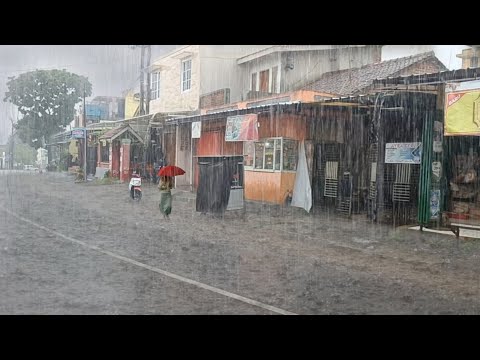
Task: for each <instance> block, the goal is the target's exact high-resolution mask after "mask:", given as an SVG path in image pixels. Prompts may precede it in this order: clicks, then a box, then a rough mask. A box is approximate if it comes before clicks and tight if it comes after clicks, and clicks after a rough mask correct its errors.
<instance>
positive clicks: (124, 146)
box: [97, 125, 143, 181]
mask: <svg viewBox="0 0 480 360" xmlns="http://www.w3.org/2000/svg"><path fill="white" fill-rule="evenodd" d="M98 140H99V143H98V147H97V150H98V154H97V158H98V163H97V173H101V172H102V170H103V171H104V172H105V171H109V173H110V176H112V177H115V178H119V179H120V180H121V181H129V179H130V177H131V174H132V172H133V171H137V172H139V171H140V170H141V167H140V163H141V159H142V154H143V152H142V151H143V140H142V139H141V138H140V136H139V135H138V134H137V133H136V132H135V131H134V130H133V129H132V128H131V127H130V126H129V125H123V126H120V127H117V128H114V129H111V130H109V131H107V132H106V133H105V134H103V135H102V136H100V137H99V139H98Z"/></svg>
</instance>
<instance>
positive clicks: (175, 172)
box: [158, 165, 185, 176]
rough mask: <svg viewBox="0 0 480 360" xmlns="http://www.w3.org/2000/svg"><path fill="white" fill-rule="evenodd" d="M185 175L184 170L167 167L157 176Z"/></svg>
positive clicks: (172, 166)
mask: <svg viewBox="0 0 480 360" xmlns="http://www.w3.org/2000/svg"><path fill="white" fill-rule="evenodd" d="M183 174H185V170H183V169H182V168H179V167H178V166H174V165H168V166H165V167H163V168H161V169H160V170H159V171H158V176H178V175H183Z"/></svg>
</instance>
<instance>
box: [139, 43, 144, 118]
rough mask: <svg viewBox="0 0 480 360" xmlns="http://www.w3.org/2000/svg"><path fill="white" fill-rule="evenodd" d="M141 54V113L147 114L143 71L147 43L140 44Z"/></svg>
mask: <svg viewBox="0 0 480 360" xmlns="http://www.w3.org/2000/svg"><path fill="white" fill-rule="evenodd" d="M140 49H141V55H140V115H145V107H144V105H145V104H144V75H145V74H144V73H143V69H144V66H143V63H144V61H145V45H140Z"/></svg>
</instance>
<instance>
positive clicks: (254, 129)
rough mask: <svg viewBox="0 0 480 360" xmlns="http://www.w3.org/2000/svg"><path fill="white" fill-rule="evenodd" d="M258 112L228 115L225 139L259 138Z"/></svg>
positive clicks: (246, 139) (243, 139) (248, 139)
mask: <svg viewBox="0 0 480 360" xmlns="http://www.w3.org/2000/svg"><path fill="white" fill-rule="evenodd" d="M257 118H258V116H257V114H246V115H237V116H229V117H227V127H226V130H225V141H251V140H258V126H257Z"/></svg>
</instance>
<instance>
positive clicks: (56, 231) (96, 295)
mask: <svg viewBox="0 0 480 360" xmlns="http://www.w3.org/2000/svg"><path fill="white" fill-rule="evenodd" d="M479 56H480V45H460V46H457V45H442V46H437V45H431V46H426V45H425V46H407V45H403V46H400V45H101V46H100V45H95V46H84V45H82V46H80V45H35V46H26V45H2V46H0V59H1V60H0V93H1V94H2V101H1V102H0V215H1V217H0V314H3V315H8V314H66V315H74V314H75V315H77V314H78V315H96V314H118V315H127V314H135V315H137V314H138V315H140V314H156V315H170V314H181V315H211V314H216V315H226V314H239V315H243V314H245V315H247V314H258V315H330V314H335V315H337V314H338V315H343V314H354V315H357V314H358V315H359V314H368V315H377V314H478V313H480V287H479V282H478V275H477V271H478V269H479V265H480V262H479V260H480V242H479V241H478V240H479V238H480V140H479V139H480V137H479V135H480V80H477V79H478V75H479V74H478V73H479V63H478V58H479Z"/></svg>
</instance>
